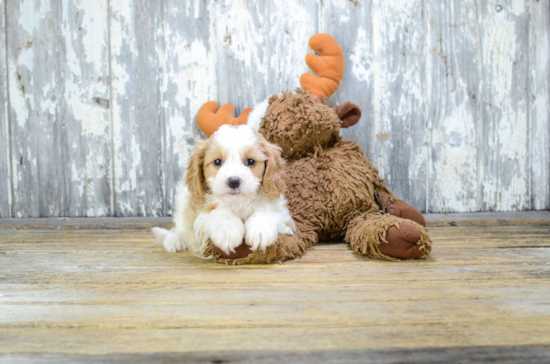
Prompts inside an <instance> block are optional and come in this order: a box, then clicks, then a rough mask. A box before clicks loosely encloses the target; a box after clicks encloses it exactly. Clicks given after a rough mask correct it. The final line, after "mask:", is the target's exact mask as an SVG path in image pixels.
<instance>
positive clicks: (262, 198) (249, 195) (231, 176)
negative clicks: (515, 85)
mask: <svg viewBox="0 0 550 364" xmlns="http://www.w3.org/2000/svg"><path fill="white" fill-rule="evenodd" d="M284 189H285V173H284V161H283V159H282V158H281V150H280V148H279V147H277V146H275V145H273V144H270V143H269V142H267V141H266V140H265V138H264V137H263V136H262V135H261V134H260V133H258V132H257V131H255V130H254V129H253V128H251V127H250V126H247V125H238V126H232V125H223V126H222V127H220V128H219V129H218V131H217V132H216V133H214V134H213V135H212V136H211V137H210V139H208V140H206V141H200V142H199V143H198V144H197V145H196V147H195V150H194V152H193V154H192V156H191V158H190V160H189V165H188V168H187V174H186V177H185V181H184V182H182V183H180V185H179V186H178V190H177V193H176V209H175V214H174V223H175V225H176V226H175V228H173V229H172V230H170V231H168V230H166V229H161V228H158V227H155V228H153V233H154V234H155V242H156V243H158V244H162V245H163V246H164V248H165V249H166V250H167V251H168V252H177V251H181V250H184V249H189V250H190V251H191V252H192V253H193V254H195V255H196V256H198V257H201V258H210V257H211V256H205V255H206V254H205V252H206V251H207V248H208V241H209V240H211V241H212V243H213V244H214V245H215V246H216V247H218V248H220V249H221V250H223V251H224V252H225V253H227V254H229V253H230V252H234V251H235V248H236V247H238V246H239V245H241V244H242V242H243V239H244V240H245V242H246V244H247V245H248V246H250V248H251V250H252V251H255V250H264V249H265V248H266V247H268V246H270V245H273V243H275V241H276V240H277V237H278V234H286V235H292V234H293V233H294V231H295V229H296V227H295V224H294V221H293V220H292V217H291V216H290V213H289V211H288V208H287V205H286V198H285V196H284Z"/></svg>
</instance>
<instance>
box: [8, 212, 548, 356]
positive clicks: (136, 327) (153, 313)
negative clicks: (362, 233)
mask: <svg viewBox="0 0 550 364" xmlns="http://www.w3.org/2000/svg"><path fill="white" fill-rule="evenodd" d="M489 220H490V219H486V220H485V221H489ZM496 220H497V221H499V220H502V219H501V218H497V219H496ZM520 220H522V221H524V220H529V219H527V218H526V219H520ZM531 220H533V219H531ZM535 220H544V219H539V218H537V219H535ZM445 221H450V220H445ZM510 221H512V220H510ZM103 223H104V224H107V225H108V226H114V225H116V223H112V222H109V221H106V222H103ZM150 223H151V222H147V225H141V226H148V224H150ZM109 224H111V225H109ZM122 224H130V225H123V226H122V227H120V226H118V227H114V228H105V229H99V228H92V229H80V228H75V226H77V225H78V224H76V225H72V226H71V227H70V228H69V229H64V228H62V229H56V228H47V229H45V230H41V229H36V228H34V229H21V228H19V229H0V362H16V363H17V362H31V361H32V362H65V361H68V362H74V361H80V362H86V361H95V362H98V361H99V362H102V361H103V362H112V361H132V362H140V361H147V360H163V361H166V362H174V361H181V360H192V361H196V362H224V363H225V362H257V361H266V362H269V361H277V360H276V359H278V360H279V361H296V362H313V361H319V360H327V361H329V362H387V363H390V362H391V363H393V362H400V361H403V360H405V359H411V358H417V359H418V361H421V362H438V361H444V360H457V358H461V356H460V354H461V353H462V354H463V355H467V356H468V358H469V359H470V362H484V361H497V362H524V361H526V360H533V361H539V362H540V361H544V360H545V359H547V358H548V357H549V355H550V306H549V304H548V303H549V302H550V224H540V223H536V224H523V223H518V224H513V223H512V224H507V225H506V226H503V225H502V224H498V223H495V224H493V225H492V226H483V225H480V226H475V225H474V224H467V223H463V224H462V225H461V226H459V225H457V226H453V225H449V224H433V225H435V226H433V225H432V227H430V228H429V233H430V235H431V236H432V239H433V241H434V246H433V252H432V256H431V257H430V259H428V260H418V261H417V260H411V261H404V262H401V263H388V262H381V261H376V260H371V259H367V258H364V257H362V256H360V255H358V254H356V253H354V252H352V251H351V250H350V249H349V247H348V246H347V245H346V244H319V245H318V246H317V247H315V248H314V249H313V250H312V251H310V252H309V253H308V254H307V255H306V256H305V257H303V258H301V259H297V260H294V261H289V262H285V263H283V264H280V265H278V264H276V265H260V266H244V267H235V266H226V265H218V264H213V263H211V262H210V261H205V260H200V259H197V258H195V257H193V256H192V255H191V254H189V253H188V252H182V253H177V254H168V253H166V252H164V251H163V249H162V247H160V246H155V245H153V244H152V236H151V233H150V232H149V231H148V230H146V229H145V228H135V227H136V226H137V225H136V223H135V222H131V221H126V222H122ZM138 225H139V224H138ZM19 226H20V227H21V226H22V222H20V225H19ZM128 227H130V228H128Z"/></svg>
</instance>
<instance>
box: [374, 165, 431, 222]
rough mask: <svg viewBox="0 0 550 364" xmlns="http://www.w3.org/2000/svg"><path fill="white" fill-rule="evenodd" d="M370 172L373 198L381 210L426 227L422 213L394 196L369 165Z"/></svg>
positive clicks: (376, 170) (376, 171) (375, 170)
mask: <svg viewBox="0 0 550 364" xmlns="http://www.w3.org/2000/svg"><path fill="white" fill-rule="evenodd" d="M370 172H371V175H372V183H373V185H374V198H375V199H376V203H377V204H378V206H379V207H380V209H381V210H382V211H383V212H387V213H389V214H392V215H394V216H397V217H401V218H403V219H407V220H412V221H414V222H416V223H417V224H420V225H422V226H424V227H426V220H424V216H422V213H420V211H418V210H417V209H415V208H414V207H412V206H411V205H409V204H408V203H406V202H405V201H402V200H401V199H399V198H398V197H397V196H395V195H394V194H393V192H392V191H391V190H390V188H389V187H388V186H386V183H385V182H384V180H383V179H382V178H380V176H379V175H378V169H376V168H374V167H372V166H371V171H370Z"/></svg>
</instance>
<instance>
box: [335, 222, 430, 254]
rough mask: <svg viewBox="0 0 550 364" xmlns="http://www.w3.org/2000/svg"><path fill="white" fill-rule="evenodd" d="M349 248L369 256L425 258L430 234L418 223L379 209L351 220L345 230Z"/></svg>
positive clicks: (427, 252) (428, 252)
mask: <svg viewBox="0 0 550 364" xmlns="http://www.w3.org/2000/svg"><path fill="white" fill-rule="evenodd" d="M345 240H346V241H348V242H349V243H350V245H351V247H352V249H353V250H355V251H356V252H358V253H361V254H365V255H367V256H369V257H372V258H377V259H383V260H390V261H396V260H397V259H410V258H427V257H428V256H429V255H430V251H431V249H432V248H431V245H432V243H431V241H430V237H429V236H428V234H427V233H426V230H425V229H424V227H423V226H422V225H419V224H417V223H416V222H414V221H411V220H405V219H402V218H400V217H397V216H393V215H390V214H384V213H382V212H370V213H369V212H365V213H363V214H362V215H359V216H358V217H356V218H355V219H354V220H353V221H351V223H350V225H349V226H348V229H347V233H346V239H345Z"/></svg>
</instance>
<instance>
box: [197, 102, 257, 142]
mask: <svg viewBox="0 0 550 364" xmlns="http://www.w3.org/2000/svg"><path fill="white" fill-rule="evenodd" d="M251 111H252V108H250V107H249V108H247V109H244V110H243V112H242V113H241V115H239V117H238V118H236V119H235V112H234V109H233V105H231V104H223V105H222V107H220V109H219V110H218V103H217V102H216V101H208V102H207V103H206V104H204V105H202V106H201V108H200V109H199V112H198V113H197V125H198V126H199V129H200V130H201V131H202V132H203V133H204V134H206V136H210V135H212V134H214V133H215V132H216V130H218V128H219V127H220V126H222V125H224V124H229V125H241V124H246V121H247V119H248V114H250V112H251Z"/></svg>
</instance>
